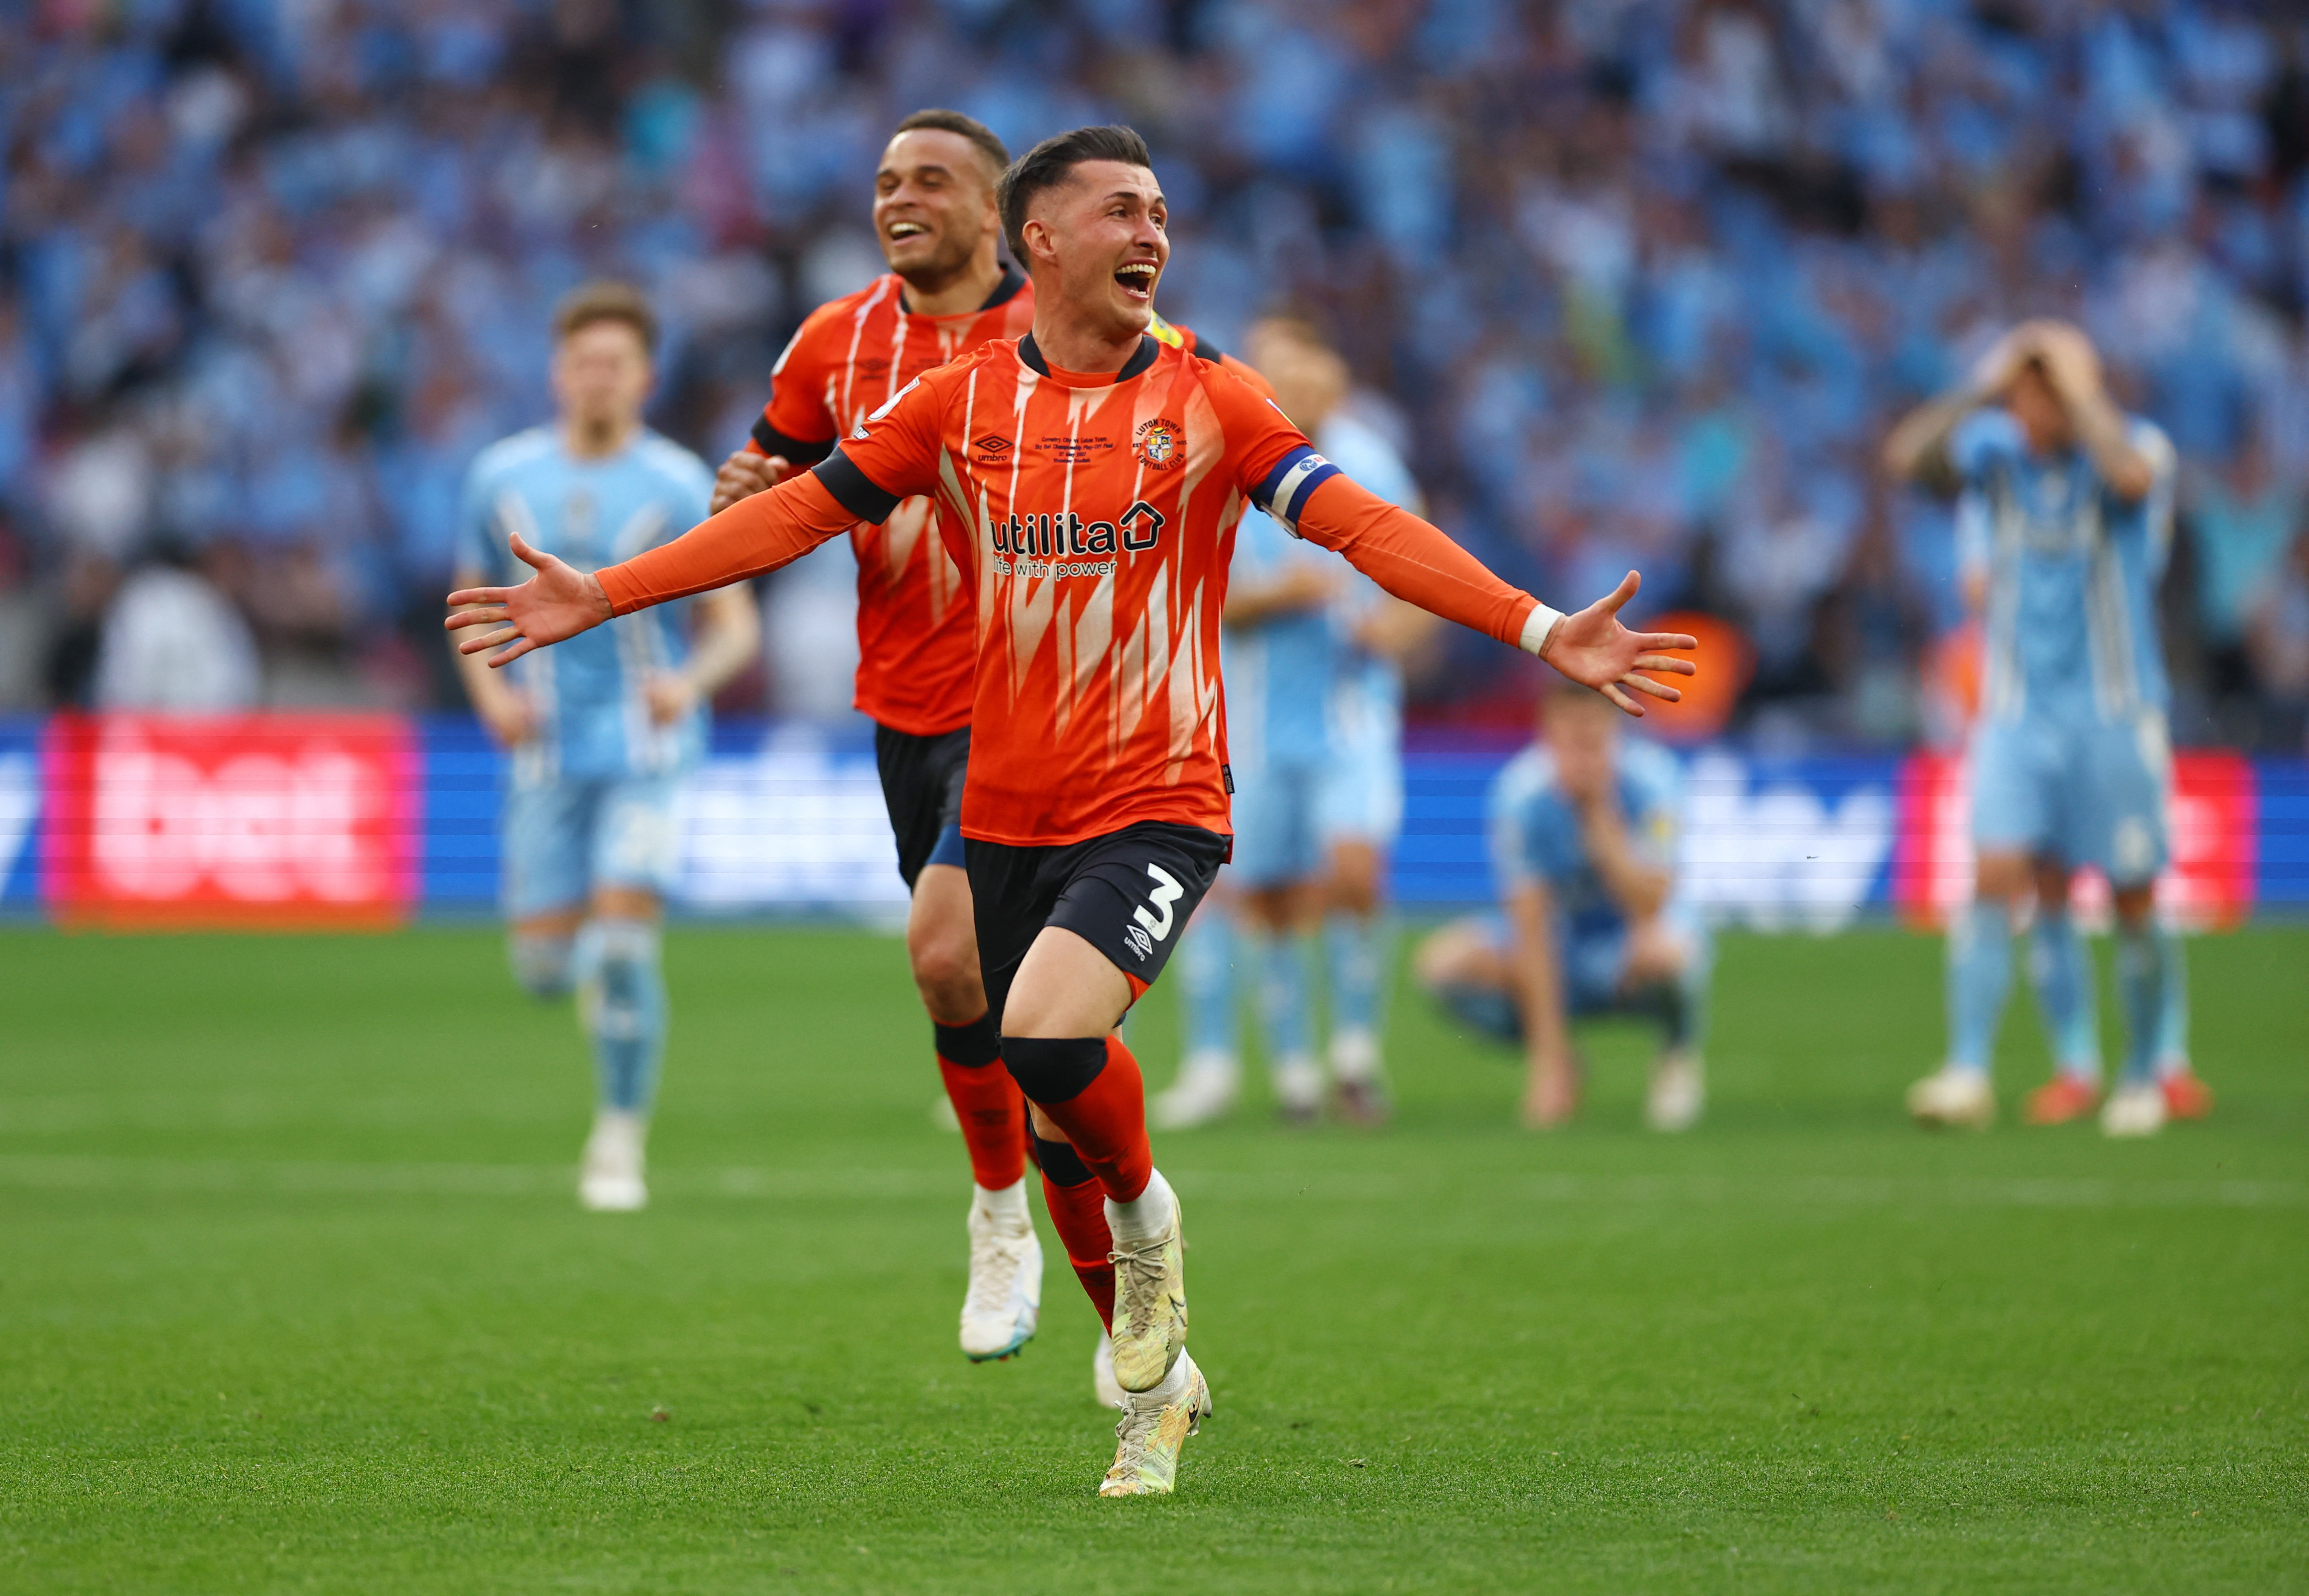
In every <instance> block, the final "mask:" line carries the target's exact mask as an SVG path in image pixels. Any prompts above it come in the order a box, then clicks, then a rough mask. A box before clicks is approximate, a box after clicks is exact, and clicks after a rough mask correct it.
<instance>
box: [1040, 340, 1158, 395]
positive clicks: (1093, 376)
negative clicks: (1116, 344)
mask: <svg viewBox="0 0 2309 1596" xmlns="http://www.w3.org/2000/svg"><path fill="white" fill-rule="evenodd" d="M1162 352H1163V344H1162V342H1161V341H1160V340H1159V339H1157V338H1156V337H1155V334H1152V333H1142V334H1139V338H1138V348H1137V352H1135V353H1134V354H1132V355H1131V357H1130V358H1129V360H1125V361H1124V362H1123V363H1122V369H1121V370H1120V371H1118V372H1116V373H1115V374H1114V375H1113V376H1112V377H1103V376H1101V375H1099V374H1097V373H1095V372H1085V371H1068V370H1067V369H1065V368H1064V367H1059V369H1056V370H1053V369H1051V363H1050V361H1048V360H1044V359H1043V358H1042V349H1041V347H1040V346H1039V345H1037V344H1036V343H1035V342H1034V334H1032V333H1029V334H1026V335H1025V337H1023V338H1021V339H1019V340H1018V358H1019V359H1020V360H1023V361H1025V364H1026V369H1028V370H1029V371H1032V372H1034V373H1036V374H1037V375H1038V376H1042V377H1050V378H1051V379H1052V380H1054V381H1057V382H1060V383H1064V384H1066V386H1068V387H1075V388H1089V387H1096V386H1100V385H1102V384H1103V383H1109V382H1129V380H1130V379H1131V378H1132V377H1137V375H1138V374H1139V373H1140V372H1142V371H1144V370H1146V368H1148V367H1149V366H1152V365H1153V364H1154V363H1155V357H1156V356H1157V355H1160V354H1161V353H1162Z"/></svg>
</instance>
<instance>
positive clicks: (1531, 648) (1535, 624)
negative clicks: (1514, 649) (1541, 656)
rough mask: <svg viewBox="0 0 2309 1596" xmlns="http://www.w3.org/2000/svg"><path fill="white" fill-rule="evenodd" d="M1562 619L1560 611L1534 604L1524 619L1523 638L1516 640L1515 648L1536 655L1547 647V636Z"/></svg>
mask: <svg viewBox="0 0 2309 1596" xmlns="http://www.w3.org/2000/svg"><path fill="white" fill-rule="evenodd" d="M1562 619H1563V612H1562V611H1561V610H1551V609H1549V608H1548V607H1547V606H1546V605H1545V604H1534V605H1533V606H1532V607H1531V613H1530V614H1529V615H1528V616H1526V617H1525V619H1524V623H1523V636H1522V637H1521V638H1518V639H1517V640H1516V646H1518V647H1519V648H1521V649H1522V650H1523V651H1524V652H1525V653H1526V654H1537V653H1538V652H1539V651H1540V650H1541V649H1543V648H1544V647H1546V646H1547V638H1548V634H1549V633H1551V632H1552V631H1553V630H1554V629H1555V623H1556V622H1557V621H1559V620H1562Z"/></svg>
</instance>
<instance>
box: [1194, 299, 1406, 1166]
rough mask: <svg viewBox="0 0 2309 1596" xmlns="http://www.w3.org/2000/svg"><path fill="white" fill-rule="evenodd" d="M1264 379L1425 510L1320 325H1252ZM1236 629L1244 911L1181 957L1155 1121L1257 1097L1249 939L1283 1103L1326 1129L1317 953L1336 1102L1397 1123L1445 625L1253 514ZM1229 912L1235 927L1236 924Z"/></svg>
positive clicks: (1354, 466)
mask: <svg viewBox="0 0 2309 1596" xmlns="http://www.w3.org/2000/svg"><path fill="white" fill-rule="evenodd" d="M1250 355H1251V360H1252V362H1253V364H1254V365H1256V366H1257V367H1258V369H1259V370H1260V371H1261V372H1262V373H1264V374H1265V375H1266V376H1267V379H1268V380H1269V381H1270V382H1272V383H1273V384H1274V386H1275V392H1276V403H1278V404H1279V405H1280V406H1281V407H1282V409H1283V412H1284V414H1285V415H1287V416H1289V417H1290V418H1291V419H1292V420H1293V421H1294V422H1296V423H1297V424H1298V425H1299V427H1300V428H1301V429H1302V430H1303V431H1304V432H1306V434H1307V435H1308V437H1309V438H1310V440H1311V441H1312V442H1313V443H1314V445H1315V447H1317V448H1319V449H1320V450H1321V451H1322V452H1323V455H1324V457H1325V458H1327V459H1328V460H1330V461H1331V462H1332V463H1333V464H1336V465H1337V466H1338V467H1339V468H1340V470H1342V471H1343V472H1345V473H1346V474H1347V475H1349V476H1350V477H1353V479H1354V480H1355V481H1358V482H1360V483H1362V484H1363V485H1364V486H1365V487H1368V488H1370V489H1371V490H1372V491H1374V492H1376V493H1378V494H1379V496H1380V497H1381V498H1383V499H1388V500H1390V501H1391V502H1393V503H1395V504H1398V505H1401V506H1403V507H1405V508H1406V509H1409V510H1411V511H1413V512H1414V514H1415V513H1417V512H1418V510H1419V508H1420V507H1421V499H1420V493H1419V487H1418V484H1417V483H1416V482H1414V481H1413V480H1412V477H1411V473H1410V472H1409V470H1408V469H1407V468H1406V467H1405V465H1404V464H1403V461H1402V458H1401V457H1400V456H1399V455H1397V453H1396V452H1395V449H1394V447H1393V446H1391V445H1390V444H1389V443H1388V441H1387V439H1386V438H1383V437H1381V436H1380V435H1379V433H1378V432H1376V431H1374V430H1373V429H1371V427H1369V426H1368V425H1366V424H1364V423H1363V422H1361V421H1357V420H1355V419H1354V418H1353V416H1351V415H1348V414H1346V413H1345V412H1343V411H1342V410H1341V408H1340V406H1341V404H1342V402H1343V401H1345V398H1346V396H1347V391H1348V387H1349V382H1350V378H1349V374H1348V370H1347V365H1346V362H1345V360H1342V359H1341V358H1340V357H1339V354H1338V351H1336V350H1335V349H1333V348H1332V347H1331V346H1330V344H1329V343H1328V342H1327V340H1326V339H1325V338H1324V337H1323V335H1322V334H1321V333H1320V332H1319V330H1318V329H1317V328H1316V327H1315V326H1314V325H1313V324H1312V323H1310V322H1307V321H1303V320H1301V319H1299V318H1298V317H1267V318H1265V319H1263V320H1262V321H1260V322H1259V323H1258V325H1257V326H1255V327H1253V328H1252V329H1251V334H1250ZM1225 621H1226V625H1225V628H1224V630H1223V632H1222V633H1221V643H1222V650H1223V657H1224V664H1225V670H1226V676H1227V680H1228V681H1231V682H1232V684H1233V693H1232V697H1231V698H1230V700H1229V707H1230V715H1229V717H1228V727H1227V733H1228V736H1227V741H1228V748H1229V751H1230V752H1231V753H1232V756H1233V768H1234V774H1235V781H1236V788H1237V791H1236V794H1235V802H1234V806H1233V813H1234V857H1233V860H1232V870H1231V872H1230V875H1231V878H1232V880H1231V885H1232V887H1233V889H1235V890H1234V894H1233V895H1232V896H1233V898H1234V901H1233V902H1223V901H1215V902H1213V903H1212V904H1210V905H1208V906H1206V908H1205V909H1204V910H1203V912H1202V913H1201V914H1199V915H1197V916H1196V919H1195V923H1194V925H1193V926H1192V928H1190V930H1189V932H1188V935H1187V940H1186V941H1184V942H1182V943H1181V944H1180V951H1179V960H1180V995H1181V1008H1182V1019H1183V1021H1184V1026H1185V1029H1186V1032H1187V1037H1188V1049H1187V1055H1186V1059H1185V1062H1184V1063H1183V1065H1182V1067H1181V1068H1180V1072H1179V1079H1178V1080H1176V1081H1175V1082H1174V1083H1172V1087H1171V1089H1169V1090H1167V1091H1165V1092H1164V1093H1163V1095H1162V1096H1161V1097H1159V1098H1157V1099H1156V1101H1155V1110H1154V1112H1155V1122H1156V1123H1158V1124H1161V1125H1164V1126H1184V1125H1196V1124H1204V1123H1208V1122H1210V1121H1212V1120H1215V1119H1217V1118H1219V1117H1220V1116H1222V1115H1224V1114H1225V1113H1226V1112H1227V1111H1228V1110H1229V1109H1230V1108H1231V1107H1232V1106H1233V1103H1234V1099H1235V1095H1236V1092H1237V1090H1238V1089H1239V1087H1240V1079H1241V1065H1240V1063H1238V1061H1237V1060H1236V1057H1235V1053H1234V1036H1235V993H1234V981H1233V962H1234V960H1233V943H1234V941H1235V940H1236V936H1235V933H1236V931H1237V929H1238V924H1240V928H1241V930H1242V931H1243V932H1246V933H1247V937H1246V939H1245V940H1247V941H1249V942H1250V949H1251V952H1252V960H1253V963H1254V966H1255V967H1256V968H1257V969H1258V1011H1259V1014H1260V1017H1261V1019H1262V1020H1263V1021H1264V1024H1265V1028H1266V1046H1267V1067H1268V1071H1269V1072H1270V1074H1271V1076H1272V1078H1273V1080H1274V1087H1275V1097H1276V1106H1277V1109H1278V1111H1279V1112H1280V1113H1281V1115H1282V1116H1283V1117H1284V1119H1285V1120H1287V1121H1292V1122H1298V1123H1304V1122H1307V1121H1310V1120H1312V1119H1313V1118H1314V1117H1315V1116H1316V1115H1317V1113H1318V1111H1319V1106H1320V1104H1321V1100H1322V1094H1323V1077H1322V1071H1321V1070H1320V1068H1319V1066H1318V1064H1317V1063H1316V1058H1315V1051H1314V1046H1313V1041H1312V1037H1313V1026H1312V1022H1311V1019H1310V1015H1309V1012H1308V1011H1309V991H1308V989H1309V979H1308V964H1309V960H1308V958H1307V951H1306V948H1305V945H1304V944H1305V941H1306V940H1307V939H1308V938H1309V937H1310V935H1311V933H1312V932H1315V931H1316V930H1317V929H1318V928H1320V929H1321V930H1322V931H1323V932H1324V941H1325V947H1326V950H1327V953H1328V955H1329V958H1328V965H1329V970H1328V973H1329V977H1330V979H1329V983H1328V988H1329V990H1328V997H1329V1009H1330V1019H1331V1037H1330V1046H1329V1056H1330V1066H1331V1080H1332V1086H1333V1093H1334V1106H1335V1107H1336V1111H1337V1113H1338V1114H1339V1115H1340V1116H1341V1117H1342V1118H1345V1119H1348V1120H1353V1121H1358V1122H1361V1123H1377V1122H1379V1121H1380V1120H1383V1119H1385V1118H1386V1116H1387V1113H1388V1094H1387V1087H1386V1078H1385V1074H1384V1071H1383V1070H1382V1068H1381V1058H1380V1051H1379V1030H1380V1019H1379V1007H1380V994H1381V990H1382V985H1383V983H1384V981H1385V978H1386V972H1387V968H1388V949H1387V938H1386V923H1385V919H1384V916H1383V913H1382V910H1383V899H1384V878H1385V874H1386V865H1387V855H1388V850H1389V849H1390V848H1391V847H1392V846H1393V845H1394V842H1395V836H1396V832H1397V829H1398V828H1399V827H1400V825H1401V822H1402V818H1403V667H1402V664H1401V663H1400V662H1401V660H1402V658H1403V657H1404V655H1406V654H1408V653H1410V652H1411V651H1412V650H1413V649H1414V648H1415V647H1417V646H1419V644H1420V643H1422V642H1423V640H1424V639H1425V638H1427V637H1428V636H1429V635H1430V632H1431V628H1432V627H1433V626H1434V624H1435V621H1434V618H1433V617H1431V615H1429V614H1428V613H1427V612H1425V611H1424V610H1421V609H1419V608H1417V607H1416V606H1414V605H1411V604H1406V603H1403V602H1402V601H1401V600H1400V599H1396V598H1391V597H1389V596H1388V594H1386V593H1384V592H1382V591H1381V590H1380V589H1379V586H1378V585H1377V584H1375V583H1373V582H1372V581H1371V579H1370V578H1369V577H1364V576H1362V574H1360V573H1359V572H1356V571H1354V570H1353V569H1348V570H1344V571H1343V570H1341V569H1340V568H1339V567H1338V565H1337V564H1336V562H1334V561H1332V560H1331V559H1328V558H1327V555H1326V554H1325V553H1324V552H1323V551H1319V550H1317V549H1310V548H1309V547H1308V546H1307V545H1305V544H1304V543H1302V542H1299V541H1298V540H1297V539H1294V538H1293V537H1291V536H1290V535H1289V534H1288V533H1284V531H1283V529H1282V528H1281V527H1279V526H1277V525H1276V524H1275V522H1274V521H1273V519H1272V518H1270V517H1268V516H1265V515H1262V514H1260V513H1258V511H1252V512H1250V513H1249V514H1247V515H1245V516H1244V517H1243V519H1242V525H1241V526H1240V527H1239V528H1238V529H1237V532H1236V535H1235V552H1234V562H1233V566H1232V570H1231V573H1230V577H1229V582H1228V588H1227V600H1226V615H1225ZM1230 910H1232V913H1230V912H1229V911H1230Z"/></svg>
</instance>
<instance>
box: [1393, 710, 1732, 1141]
mask: <svg viewBox="0 0 2309 1596" xmlns="http://www.w3.org/2000/svg"><path fill="white" fill-rule="evenodd" d="M1619 723H1620V717H1619V716H1617V715H1614V714H1613V712H1612V707H1611V706H1610V705H1608V704H1606V703H1604V700H1603V699H1602V698H1599V697H1597V696H1596V694H1595V693H1592V692H1590V691H1588V690H1587V689H1586V688H1584V687H1581V686H1580V685H1578V683H1577V682H1574V681H1558V682H1556V683H1555V684H1553V685H1552V688H1551V689H1550V690H1549V691H1548V692H1546V693H1545V694H1544V695H1543V697H1542V698H1541V700H1540V740H1539V741H1538V742H1535V743H1534V744H1533V745H1532V746H1531V747H1530V748H1527V749H1526V750H1524V751H1523V752H1522V753H1520V754H1518V755H1517V756H1516V757H1515V758H1514V759H1511V760H1509V762H1508V765H1507V767H1506V768H1505V769H1503V770H1501V771H1500V775H1499V778H1498V779H1497V780H1496V781H1495V782H1494V783H1493V784H1492V799H1491V834H1492V874H1493V876H1494V877H1495V879H1496V883H1497V887H1498V890H1499V894H1500V912H1499V913H1498V914H1495V915H1481V916H1477V917H1474V918H1472V919H1467V920H1460V921H1455V922H1453V923H1452V924H1449V925H1445V926H1442V927H1440V929H1438V930H1437V931H1436V932H1434V933H1433V934H1432V935H1431V936H1430V937H1429V938H1428V939H1427V941H1424V942H1423V943H1422V944H1421V945H1420V948H1419V951H1418V954H1417V956H1416V958H1414V961H1413V973H1414V976H1415V977H1416V979H1417V980H1418V982H1419V984H1421V985H1422V986H1423V987H1424V988H1425V989H1426V990H1427V991H1428V993H1430V994H1431V996H1433V997H1434V998H1435V1000H1436V1001H1437V1002H1439V1003H1440V1004H1441V1005H1442V1006H1443V1008H1444V1009H1445V1010H1446V1011H1449V1012H1450V1013H1451V1014H1453V1015H1455V1016H1457V1018H1458V1019H1462V1020H1464V1021H1466V1022H1467V1023H1468V1024H1470V1025H1472V1026H1474V1028H1476V1029H1478V1030H1480V1031H1483V1032H1485V1033H1487V1034H1489V1035H1491V1036H1493V1037H1498V1038H1499V1039H1500V1040H1501V1041H1503V1042H1520V1043H1521V1044H1522V1045H1523V1048H1524V1057H1525V1065H1526V1072H1525V1080H1524V1097H1523V1122H1524V1123H1525V1124H1526V1126H1528V1127H1529V1128H1530V1129H1532V1130H1535V1131H1544V1130H1552V1129H1553V1128H1554V1127H1556V1126H1558V1125H1561V1124H1563V1123H1566V1122H1568V1121H1569V1120H1570V1118H1571V1116H1572V1115H1573V1114H1574V1113H1576V1112H1577V1111H1578V1106H1579V1093H1580V1087H1581V1080H1580V1072H1579V1070H1578V1063H1577V1059H1576V1055H1575V1054H1574V1053H1573V1051H1572V1045H1571V1021H1572V1019H1575V1018H1578V1017H1580V1016H1585V1015H1595V1014H1632V1015H1638V1016H1640V1017H1642V1018H1644V1019H1651V1020H1655V1021H1656V1022H1657V1024H1658V1026H1659V1028H1660V1047H1659V1052H1658V1054H1656V1056H1655V1058H1654V1059H1653V1062H1652V1075H1651V1087H1650V1090H1649V1092H1648V1093H1647V1097H1646V1098H1645V1103H1644V1119H1645V1122H1646V1123H1647V1124H1649V1125H1650V1126H1651V1128H1652V1129H1653V1130H1655V1131H1684V1130H1689V1129H1690V1128H1691V1126H1692V1125H1694V1124H1696V1123H1699V1115H1700V1110H1701V1109H1702V1107H1703V1106H1705V1104H1706V1099H1707V1082H1706V1079H1705V1075H1704V1072H1703V1069H1702V1065H1701V1062H1700V1051H1699V1050H1700V1044H1701V1041H1702V1033H1703V1031H1704V1030H1705V1028H1706V1023H1707V1015H1708V973H1709V969H1710V967H1711V964H1712V950H1711V948H1710V945H1709V941H1708V928H1707V925H1706V923H1705V922H1704V921H1703V920H1702V919H1701V918H1700V916H1699V913H1698V911H1697V907H1696V906H1694V905H1693V904H1692V903H1691V900H1690V898H1687V897H1686V896H1685V895H1684V894H1683V893H1682V891H1680V890H1679V888H1680V886H1681V872H1680V869H1679V865H1678V861H1677V857H1676V849H1677V845H1678V840H1679V838H1680V837H1682V832H1683V776H1682V770H1681V769H1680V768H1679V767H1678V766H1677V764H1676V761H1675V756H1674V755H1673V754H1671V753H1669V752H1668V751H1667V750H1665V749H1664V748H1661V747H1660V746H1659V745H1657V744H1656V743H1653V742H1643V741H1640V740H1637V739H1633V738H1627V737H1622V736H1621V734H1620V724H1619Z"/></svg>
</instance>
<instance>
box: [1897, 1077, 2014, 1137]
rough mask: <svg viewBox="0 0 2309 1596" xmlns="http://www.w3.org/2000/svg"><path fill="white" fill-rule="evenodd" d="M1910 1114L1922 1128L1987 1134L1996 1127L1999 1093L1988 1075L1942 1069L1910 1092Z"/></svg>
mask: <svg viewBox="0 0 2309 1596" xmlns="http://www.w3.org/2000/svg"><path fill="white" fill-rule="evenodd" d="M1908 1114H1909V1116H1910V1117H1911V1118H1913V1119H1914V1120H1915V1121H1916V1123H1918V1124H1920V1125H1938V1126H1944V1127H1961V1128H1964V1129H1967V1130H1974V1131H1985V1130H1986V1129H1987V1128H1988V1127H1989V1126H1990V1125H1992V1124H1993V1123H1996V1093H1995V1092H1994V1090H1993V1089H1991V1088H1990V1086H1989V1084H1988V1074H1987V1071H1984V1070H1955V1069H1950V1068H1947V1067H1946V1066H1943V1067H1942V1068H1941V1071H1940V1073H1939V1074H1937V1075H1927V1076H1925V1077H1924V1079H1923V1080H1919V1081H1918V1082H1916V1085H1914V1086H1912V1087H1910V1088H1909V1089H1908Z"/></svg>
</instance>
